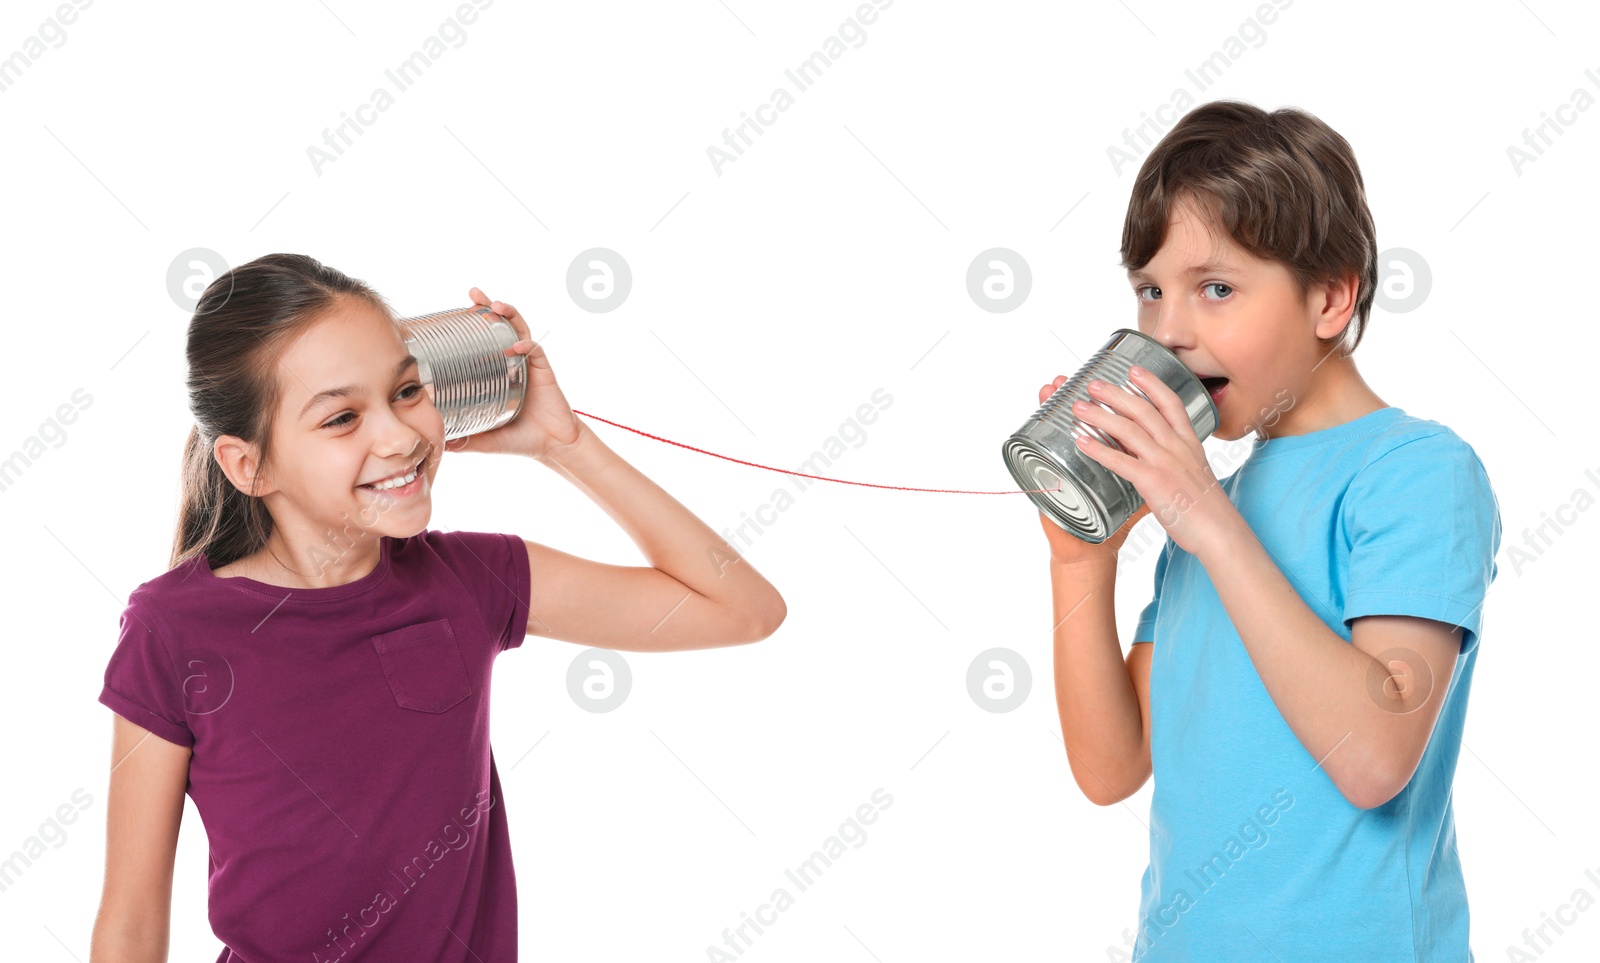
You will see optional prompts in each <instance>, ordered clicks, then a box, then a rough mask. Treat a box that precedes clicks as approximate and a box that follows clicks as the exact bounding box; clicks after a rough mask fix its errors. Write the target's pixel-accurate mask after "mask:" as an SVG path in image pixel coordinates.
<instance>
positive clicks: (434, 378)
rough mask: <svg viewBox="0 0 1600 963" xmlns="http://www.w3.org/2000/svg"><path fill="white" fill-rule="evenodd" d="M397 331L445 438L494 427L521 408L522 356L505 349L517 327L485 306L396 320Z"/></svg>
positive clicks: (524, 380) (524, 385)
mask: <svg viewBox="0 0 1600 963" xmlns="http://www.w3.org/2000/svg"><path fill="white" fill-rule="evenodd" d="M400 330H401V336H402V337H403V338H404V339H405V343H406V347H407V348H408V349H409V350H410V351H411V353H412V354H413V355H415V356H416V359H417V369H418V375H419V377H420V379H421V381H422V383H423V384H431V385H433V403H434V406H435V407H436V408H438V409H439V414H440V415H442V416H443V417H444V437H445V440H446V441H449V440H451V439H453V438H460V437H462V436H463V435H475V434H478V433H479V432H484V431H489V430H491V429H494V428H498V427H500V426H501V425H503V424H505V423H506V422H508V421H510V420H511V419H512V418H515V417H516V414H517V411H518V410H519V409H520V408H521V407H522V401H523V398H524V397H525V396H526V394H527V388H528V365H527V359H526V358H525V357H524V356H522V355H519V354H512V355H507V354H506V353H505V350H506V349H507V348H509V347H511V346H512V345H513V344H515V343H516V342H517V340H518V336H517V329H516V328H515V326H513V325H512V324H511V322H510V321H507V320H506V319H505V318H502V317H501V316H500V315H498V314H495V313H494V312H493V311H491V310H490V309H489V308H488V307H487V306H486V305H481V304H475V305H473V306H472V307H469V308H457V309H455V310H451V311H435V312H434V313H432V314H421V315H417V316H416V317H412V318H401V319H400Z"/></svg>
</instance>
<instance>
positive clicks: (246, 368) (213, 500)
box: [169, 254, 395, 566]
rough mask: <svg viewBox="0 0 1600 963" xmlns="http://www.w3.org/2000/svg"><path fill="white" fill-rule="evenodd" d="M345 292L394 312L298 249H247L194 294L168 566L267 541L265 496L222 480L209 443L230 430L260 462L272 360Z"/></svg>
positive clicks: (269, 411) (225, 557)
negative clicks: (189, 422)
mask: <svg viewBox="0 0 1600 963" xmlns="http://www.w3.org/2000/svg"><path fill="white" fill-rule="evenodd" d="M346 298H360V299H362V300H364V301H366V302H368V303H369V304H372V305H373V306H374V307H377V308H378V309H380V310H382V311H383V312H384V313H385V314H387V315H389V317H391V318H393V317H394V316H395V315H394V311H393V310H392V309H391V308H390V306H389V304H388V302H387V301H385V300H384V298H383V296H382V295H380V294H378V292H377V291H375V290H373V289H372V288H371V287H370V286H368V285H367V284H366V283H365V282H363V281H359V280H356V279H355V278H352V277H349V276H348V275H345V274H344V273H342V272H340V271H337V270H335V269H333V268H331V267H328V266H327V265H325V264H323V263H321V262H320V261H318V260H316V259H315V258H311V257H307V256H306V255H304V254H268V255H265V256H263V257H259V258H256V259H255V260H254V261H251V262H250V263H248V264H242V265H240V266H239V267H236V268H233V269H232V270H230V271H228V272H227V273H226V274H223V275H222V276H220V277H218V278H217V279H216V280H215V281H212V282H211V284H210V285H209V286H208V287H207V288H206V290H205V293H204V294H202V295H200V300H199V302H198V303H197V304H196V305H195V309H194V317H193V318H191V319H190V321H189V336H188V360H189V379H188V391H189V410H190V412H191V413H192V414H193V415H194V421H195V424H194V427H193V428H191V429H190V430H189V440H188V442H187V443H186V444H185V445H184V451H183V481H182V492H181V495H180V500H179V506H178V527H177V532H176V534H175V535H174V536H173V540H172V558H171V561H170V563H169V564H170V565H172V566H176V565H178V564H179V563H181V562H183V561H185V560H187V559H189V558H192V557H194V556H195V555H197V554H200V553H202V552H204V553H205V554H206V555H207V556H209V557H210V559H211V561H212V563H213V565H215V566H222V565H227V564H228V563H230V562H233V561H235V560H237V559H241V558H244V557H246V556H248V555H251V554H253V553H255V552H256V551H258V550H260V549H261V548H262V547H263V546H265V545H266V544H267V538H268V537H269V536H270V535H271V534H272V516H271V515H270V514H269V513H268V512H267V506H266V502H264V501H263V500H262V499H261V498H259V497H257V496H256V495H254V494H252V493H247V492H244V491H241V490H239V488H237V487H236V486H235V485H234V484H233V482H231V481H229V480H228V476H227V475H225V474H223V471H222V466H221V465H220V464H219V463H218V461H217V459H216V455H215V452H214V450H213V446H214V445H215V443H216V439H217V438H218V437H219V436H221V435H234V436H237V437H239V438H242V439H244V440H245V441H247V442H250V443H251V444H253V445H255V446H257V449H258V451H259V452H260V455H261V464H262V466H265V465H266V464H267V461H268V459H269V458H270V457H271V455H270V453H271V442H272V422H273V415H274V413H275V412H276V411H277V410H278V403H279V401H280V398H279V390H278V378H277V370H276V369H277V359H278V357H279V356H280V355H281V354H282V353H283V351H284V349H285V348H287V347H288V345H289V343H290V342H291V341H292V340H293V339H294V338H295V337H296V336H298V335H299V334H301V333H302V332H304V331H305V330H306V329H307V328H309V327H311V325H312V324H313V323H314V322H316V321H317V320H319V319H320V318H321V317H322V316H323V315H324V314H326V313H327V312H328V311H330V310H332V309H334V308H336V307H338V305H339V303H340V302H341V300H343V299H346ZM259 475H260V473H259V471H258V472H257V475H256V477H259ZM253 484H254V483H253V482H252V486H253Z"/></svg>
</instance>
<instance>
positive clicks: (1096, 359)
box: [1001, 328, 1218, 544]
mask: <svg viewBox="0 0 1600 963" xmlns="http://www.w3.org/2000/svg"><path fill="white" fill-rule="evenodd" d="M1133 365H1138V366H1139V367H1141V368H1144V369H1145V370H1146V371H1149V372H1150V373H1151V374H1153V375H1155V376H1156V377H1157V378H1159V379H1161V382H1162V383H1163V384H1165V385H1166V386H1167V387H1169V388H1171V389H1172V390H1173V393H1175V394H1176V395H1177V396H1178V398H1179V400H1181V401H1182V402H1183V407H1184V409H1185V410H1186V411H1187V412H1188V414H1189V423H1190V424H1191V425H1193V426H1194V432H1195V434H1196V435H1197V436H1198V437H1199V438H1200V440H1201V441H1204V440H1206V438H1208V437H1210V435H1211V433H1212V432H1214V431H1216V430H1217V425H1218V415H1217V406H1216V404H1215V402H1213V401H1212V400H1211V396H1210V395H1209V394H1208V393H1207V392H1206V388H1205V385H1204V384H1202V383H1201V381H1200V379H1199V378H1197V377H1195V375H1194V372H1192V371H1190V370H1189V369H1188V368H1187V367H1185V366H1184V364H1183V362H1181V361H1179V360H1178V356H1177V355H1175V354H1173V353H1172V352H1171V351H1169V350H1167V348H1166V346H1165V345H1163V344H1161V343H1160V342H1158V341H1156V340H1155V339H1154V338H1151V337H1150V336H1148V335H1146V334H1142V333H1141V332H1138V331H1135V330H1133V329H1131V328H1118V329H1117V330H1116V331H1115V332H1114V333H1113V334H1112V335H1111V338H1110V340H1108V341H1107V342H1106V343H1105V345H1104V347H1102V348H1101V349H1100V350H1099V351H1096V352H1095V353H1094V356H1093V357H1091V358H1090V359H1089V361H1088V363H1086V364H1085V365H1084V366H1083V367H1082V368H1080V369H1078V372H1077V374H1074V375H1073V376H1072V377H1070V378H1068V379H1067V380H1066V382H1065V383H1064V384H1062V386H1061V387H1060V388H1057V389H1056V391H1055V393H1054V394H1052V395H1051V396H1050V397H1049V399H1048V400H1046V401H1045V403H1044V404H1043V405H1042V406H1041V407H1040V408H1039V410H1038V411H1036V412H1034V413H1033V417H1031V418H1029V419H1028V421H1027V423H1026V424H1024V425H1023V426H1022V427H1021V428H1019V429H1017V431H1016V432H1015V433H1014V434H1012V436H1011V437H1010V438H1007V439H1006V441H1005V445H1004V446H1003V447H1002V449H1001V455H1002V456H1003V457H1004V458H1005V462H1006V467H1007V468H1008V469H1010V470H1011V477H1012V478H1014V479H1015V480H1016V482H1017V485H1018V487H1020V488H1022V489H1023V490H1024V491H1026V492H1028V497H1029V498H1031V499H1032V500H1033V503H1034V504H1035V505H1037V506H1039V510H1040V511H1041V512H1043V513H1044V514H1045V517H1047V518H1049V519H1050V520H1051V521H1053V522H1055V523H1056V524H1057V525H1059V526H1060V527H1061V528H1063V529H1064V530H1066V531H1067V532H1068V533H1069V534H1071V535H1074V536H1076V537H1078V538H1080V539H1082V540H1084V541H1085V542H1091V543H1095V544H1098V543H1100V542H1103V541H1105V540H1106V539H1108V538H1110V537H1111V536H1112V535H1114V534H1116V531H1117V529H1119V528H1121V527H1122V524H1123V523H1124V522H1126V521H1127V520H1128V519H1129V518H1130V517H1132V515H1133V513H1134V512H1136V511H1138V510H1139V506H1140V505H1142V504H1144V497H1143V496H1141V495H1140V494H1139V490H1138V489H1136V488H1134V487H1133V485H1132V484H1130V483H1129V482H1127V481H1126V480H1124V479H1123V478H1122V477H1121V476H1119V475H1117V474H1116V473H1115V472H1112V471H1111V470H1110V469H1108V468H1106V467H1105V466H1103V465H1101V464H1100V463H1099V462H1097V461H1095V460H1094V459H1093V458H1090V457H1089V456H1088V455H1086V454H1084V452H1083V451H1082V450H1081V449H1079V448H1078V444H1077V439H1078V437H1079V436H1080V435H1081V436H1087V437H1089V438H1091V439H1093V440H1095V441H1098V442H1101V443H1102V444H1105V445H1108V446H1110V447H1111V448H1114V449H1116V450H1117V451H1124V450H1125V449H1124V448H1123V447H1122V446H1121V445H1119V444H1117V442H1116V441H1115V440H1114V439H1113V438H1112V437H1111V436H1110V435H1108V434H1106V433H1105V432H1103V431H1101V430H1100V429H1099V428H1096V427H1095V426H1093V425H1091V424H1088V423H1087V422H1084V421H1080V420H1079V419H1078V418H1077V416H1075V415H1073V413H1072V405H1073V403H1074V402H1077V401H1086V402H1088V403H1089V404H1092V405H1100V407H1102V408H1105V409H1106V410H1107V411H1110V410H1112V409H1111V406H1110V405H1106V404H1103V403H1102V402H1100V401H1098V400H1097V399H1095V398H1094V397H1092V396H1091V395H1090V394H1089V382H1091V381H1095V380H1099V381H1104V382H1105V383H1107V384H1109V385H1118V386H1120V387H1123V388H1126V389H1127V390H1128V391H1131V392H1132V393H1134V394H1136V395H1138V396H1139V397H1141V398H1144V399H1145V400H1146V401H1149V400H1150V396H1149V395H1147V394H1145V393H1144V392H1143V391H1141V390H1140V389H1139V387H1138V386H1137V385H1135V384H1134V383H1133V381H1132V379H1131V378H1130V377H1129V376H1128V369H1129V368H1130V367H1132V366H1133ZM1035 489H1047V490H1045V491H1037V490H1035Z"/></svg>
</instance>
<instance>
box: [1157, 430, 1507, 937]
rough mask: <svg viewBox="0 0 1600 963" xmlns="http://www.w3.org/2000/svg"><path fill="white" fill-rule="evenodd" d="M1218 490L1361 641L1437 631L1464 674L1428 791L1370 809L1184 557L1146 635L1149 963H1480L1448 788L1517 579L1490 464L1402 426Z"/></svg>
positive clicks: (1325, 613) (1279, 454) (1322, 608)
mask: <svg viewBox="0 0 1600 963" xmlns="http://www.w3.org/2000/svg"><path fill="white" fill-rule="evenodd" d="M1221 485H1222V487H1223V489H1224V490H1225V491H1226V492H1227V493H1228V498H1229V499H1230V500H1231V501H1232V502H1233V503H1234V505H1235V506H1237V507H1238V509H1239V513H1240V514H1241V515H1242V516H1243V517H1244V519H1245V521H1247V522H1248V523H1249V525H1250V528H1251V529H1252V530H1253V531H1254V532H1255V534H1256V536H1257V537H1258V538H1259V539H1260V540H1261V543H1262V545H1264V546H1265V547H1266V549H1267V551H1268V552H1269V553H1270V554H1271V556H1272V558H1273V559H1275V560H1276V561H1277V563H1278V566H1279V568H1280V569H1282V571H1283V574H1284V576H1285V577H1286V578H1287V579H1288V581H1289V584H1290V585H1292V586H1294V588H1295V590H1296V591H1297V592H1298V593H1299V595H1300V597H1301V599H1302V600H1304V601H1305V603H1306V604H1307V605H1308V606H1309V607H1310V608H1311V610H1312V611H1314V612H1316V613H1317V615H1318V616H1320V617H1321V618H1322V621H1323V622H1324V623H1326V624H1327V626H1328V627H1329V628H1330V629H1332V630H1333V631H1335V632H1337V633H1338V634H1339V635H1340V636H1341V637H1342V638H1343V639H1344V640H1345V641H1346V642H1348V641H1349V640H1350V624H1349V623H1350V620H1351V619H1354V618H1358V617H1360V616H1364V615H1411V616H1421V617H1423V618H1428V619H1436V620H1438V621H1440V622H1446V623H1449V624H1451V625H1459V626H1461V627H1463V629H1464V630H1465V631H1464V633H1463V635H1462V640H1461V656H1460V657H1459V658H1457V660H1456V666H1455V673H1454V675H1453V677H1452V678H1451V680H1450V686H1449V690H1448V695H1447V696H1446V697H1445V701H1444V705H1443V708H1442V709H1441V711H1440V714H1439V719H1438V722H1437V723H1436V724H1435V728H1434V732H1433V736H1432V738H1431V739H1430V740H1429V742H1428V746H1427V749H1426V751H1425V752H1424V754H1423V756H1422V760H1421V762H1420V763H1419V764H1418V766H1417V769H1416V772H1415V774H1414V775H1413V776H1412V777H1411V781H1410V782H1409V783H1408V784H1407V785H1406V787H1405V789H1403V790H1402V791H1401V792H1400V793H1399V795H1397V796H1395V797H1394V798H1393V799H1391V800H1390V801H1389V802H1387V803H1385V804H1384V805H1382V806H1378V807H1376V808H1373V809H1370V810H1363V809H1361V808H1359V807H1356V806H1353V805H1351V804H1350V803H1349V802H1348V801H1347V800H1345V798H1344V797H1343V796H1342V795H1341V794H1340V793H1339V790H1338V788H1337V787H1335V786H1334V784H1333V781H1332V780H1331V779H1330V778H1329V777H1328V774H1327V772H1326V770H1324V769H1321V768H1318V767H1317V759H1316V758H1314V757H1313V756H1312V755H1311V753H1310V752H1309V751H1307V750H1306V748H1305V747H1304V746H1303V745H1301V743H1300V740H1299V739H1298V738H1296V736H1295V734H1294V732H1293V730H1291V729H1290V728H1289V725H1288V723H1287V722H1285V721H1284V718H1283V715H1282V713H1280V712H1279V711H1278V708H1277V706H1276V705H1275V704H1274V703H1273V701H1272V698H1271V696H1269V695H1268V693H1267V689H1266V686H1265V685H1264V684H1263V683H1262V681H1261V677H1260V675H1258V674H1257V673H1256V670H1255V667H1254V665H1253V664H1252V663H1251V661H1250V656H1249V654H1248V653H1247V652H1246V650H1245V648H1244V643H1243V642H1242V641H1241V640H1240V638H1239V634H1238V632H1237V630H1235V628H1234V626H1233V622H1232V621H1231V620H1230V619H1229V617H1228V613H1227V611H1226V610H1225V609H1224V608H1223V606H1222V602H1221V600H1220V599H1219V598H1218V597H1217V591H1216V587H1215V586H1214V584H1213V583H1212V580H1211V576H1210V575H1209V574H1208V573H1207V571H1206V569H1205V567H1204V566H1203V565H1201V564H1200V561H1199V560H1198V559H1197V558H1195V557H1194V556H1193V555H1190V554H1189V553H1187V552H1185V551H1184V550H1183V549H1181V548H1178V547H1177V546H1176V545H1174V544H1173V542H1172V541H1171V539H1170V538H1169V539H1168V540H1167V542H1166V545H1165V547H1164V548H1163V549H1162V552H1161V556H1160V558H1159V559H1158V560H1157V562H1156V571H1155V598H1154V599H1153V600H1152V601H1151V602H1150V603H1149V604H1148V605H1147V606H1146V607H1145V608H1144V610H1143V612H1141V614H1140V617H1139V626H1138V628H1137V629H1136V630H1135V632H1134V636H1133V639H1134V641H1135V642H1151V643H1153V644H1154V645H1155V650H1154V651H1153V652H1152V653H1151V665H1150V758H1151V763H1152V767H1153V770H1154V781H1155V787H1154V794H1153V798H1152V801H1151V804H1150V864H1149V867H1148V868H1147V869H1146V870H1145V874H1144V878H1143V882H1142V899H1141V904H1140V910H1139V934H1138V938H1137V940H1136V941H1135V945H1134V954H1133V958H1134V959H1135V960H1138V961H1142V963H1164V961H1169V960H1170V961H1177V960H1184V961H1190V963H1195V961H1201V963H1204V961H1213V960H1215V961H1227V963H1254V961H1261V963H1273V961H1283V960H1294V961H1296V963H1312V961H1322V960H1327V961H1337V963H1349V961H1352V960H1360V961H1362V963H1387V961H1394V963H1400V961H1405V963H1432V961H1444V960H1449V961H1451V963H1460V961H1462V960H1471V959H1472V956H1471V952H1470V950H1469V948H1468V945H1467V893H1466V886H1465V883H1464V881H1463V878H1462V872H1461V862H1460V859H1459V856H1458V854H1457V852H1456V838H1455V817H1454V814H1453V811H1452V809H1451V805H1450V795H1451V794H1450V784H1451V780H1452V779H1453V778H1454V776H1455V769H1456V759H1457V757H1458V756H1459V755H1460V749H1461V728H1462V722H1463V719H1464V717H1465V715H1466V709H1467V696H1468V693H1469V692H1470V689H1471V684H1472V669H1473V664H1474V663H1475V662H1476V659H1477V654H1478V653H1477V642H1478V631H1479V628H1480V621H1481V618H1482V606H1483V600H1484V596H1485V594H1486V592H1487V590H1488V588H1489V583H1490V582H1492V581H1493V580H1494V577H1495V575H1496V573H1497V571H1498V566H1497V565H1496V564H1495V561H1494V556H1495V554H1496V552H1498V550H1499V547H1500V512H1499V505H1498V503H1497V501H1496V499H1495V496H1494V492H1493V490H1492V489H1491V488H1490V486H1489V479H1488V475H1487V473H1486V472H1485V471H1484V468H1483V463H1482V462H1481V461H1479V459H1478V457H1477V454H1476V453H1475V452H1474V451H1473V450H1472V447H1471V446H1470V445H1468V444H1467V443H1466V442H1465V441H1463V440H1462V439H1461V438H1460V437H1459V436H1457V435H1456V434H1455V433H1454V432H1452V431H1451V430H1450V429H1449V428H1447V427H1445V426H1444V425H1441V424H1439V423H1438V422H1435V421H1426V420H1422V419H1418V418H1413V417H1411V416H1409V415H1407V414H1406V413H1405V412H1404V411H1402V410H1401V409H1399V408H1394V407H1388V408H1380V409H1378V410H1376V411H1373V412H1369V413H1368V414H1366V415H1363V416H1361V417H1359V418H1356V419H1354V420H1352V421H1348V422H1345V423H1344V424H1342V425H1335V426H1333V427H1331V428H1325V429H1322V430H1319V431H1313V432H1309V433H1307V434H1303V435H1291V436H1287V437H1281V438H1271V439H1268V440H1266V441H1264V442H1259V441H1258V442H1256V443H1255V444H1254V446H1253V447H1252V450H1251V453H1250V456H1249V457H1248V458H1247V459H1246V460H1245V461H1244V462H1243V463H1242V464H1241V465H1240V466H1239V468H1238V470H1236V471H1235V472H1234V473H1233V474H1231V475H1229V476H1227V477H1226V478H1225V479H1222V481H1221ZM1435 686H1436V688H1437V687H1438V681H1437V680H1436V681H1435Z"/></svg>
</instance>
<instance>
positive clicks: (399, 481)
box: [361, 468, 417, 492]
mask: <svg viewBox="0 0 1600 963" xmlns="http://www.w3.org/2000/svg"><path fill="white" fill-rule="evenodd" d="M416 480H417V469H415V468H413V469H412V470H411V472H410V473H409V474H407V475H405V476H403V477H401V478H391V479H390V480H388V481H386V482H378V483H377V484H374V485H362V486H361V487H362V488H367V489H371V490H372V491H375V492H381V491H387V490H389V489H391V488H403V487H405V486H406V485H409V484H411V483H412V482H414V481H416Z"/></svg>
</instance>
